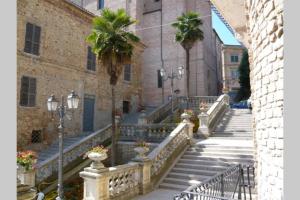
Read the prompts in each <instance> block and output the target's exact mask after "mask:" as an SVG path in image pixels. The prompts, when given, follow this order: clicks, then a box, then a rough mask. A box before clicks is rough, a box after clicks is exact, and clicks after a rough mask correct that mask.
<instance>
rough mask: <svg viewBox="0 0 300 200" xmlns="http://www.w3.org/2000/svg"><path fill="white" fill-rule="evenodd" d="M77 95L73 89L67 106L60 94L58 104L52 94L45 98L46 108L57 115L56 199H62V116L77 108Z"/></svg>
mask: <svg viewBox="0 0 300 200" xmlns="http://www.w3.org/2000/svg"><path fill="white" fill-rule="evenodd" d="M78 103H79V97H78V95H77V94H75V92H74V91H72V92H71V94H69V95H68V97H67V104H68V109H67V106H65V104H64V96H61V102H60V105H58V104H59V102H58V100H56V98H55V96H54V95H51V96H50V97H49V98H48V100H47V108H48V111H50V112H51V113H53V112H57V114H58V116H59V126H58V139H59V158H58V185H57V187H58V188H57V193H58V196H57V197H56V200H63V177H62V176H63V131H64V116H65V115H66V112H67V111H68V110H70V111H74V110H75V109H77V108H78Z"/></svg>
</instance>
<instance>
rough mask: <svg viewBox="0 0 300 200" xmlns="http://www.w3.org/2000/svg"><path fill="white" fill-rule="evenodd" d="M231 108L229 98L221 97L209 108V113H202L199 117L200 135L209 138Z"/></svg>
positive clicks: (224, 95) (225, 95)
mask: <svg viewBox="0 0 300 200" xmlns="http://www.w3.org/2000/svg"><path fill="white" fill-rule="evenodd" d="M228 108H229V96H228V95H227V94H223V95H221V96H220V97H219V98H218V99H217V101H216V102H215V103H214V104H213V105H212V106H211V107H210V108H209V110H208V111H207V112H202V113H200V114H199V115H198V118H199V128H198V135H199V136H201V137H205V138H207V137H209V136H210V135H211V132H212V130H213V129H214V127H215V125H216V124H217V122H218V120H220V119H221V118H222V116H223V114H224V113H225V111H226V110H227V109H228Z"/></svg>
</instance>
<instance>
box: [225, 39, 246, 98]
mask: <svg viewBox="0 0 300 200" xmlns="http://www.w3.org/2000/svg"><path fill="white" fill-rule="evenodd" d="M244 50H245V49H244V47H243V46H241V45H226V44H223V45H222V76H223V83H224V87H226V88H227V89H228V95H229V96H230V99H231V100H233V99H234V97H235V96H236V94H237V92H238V91H239V88H240V83H239V76H240V75H239V65H240V63H241V60H242V57H243V51H244Z"/></svg>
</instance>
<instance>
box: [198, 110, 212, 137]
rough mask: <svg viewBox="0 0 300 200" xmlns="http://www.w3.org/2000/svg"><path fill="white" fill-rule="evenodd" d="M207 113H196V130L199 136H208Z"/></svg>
mask: <svg viewBox="0 0 300 200" xmlns="http://www.w3.org/2000/svg"><path fill="white" fill-rule="evenodd" d="M208 117H209V116H208V114H207V113H206V112H202V113H200V114H199V115H198V118H199V128H198V131H197V135H198V136H200V137H204V138H208V137H209V135H210V131H209V128H208Z"/></svg>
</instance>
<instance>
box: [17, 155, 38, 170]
mask: <svg viewBox="0 0 300 200" xmlns="http://www.w3.org/2000/svg"><path fill="white" fill-rule="evenodd" d="M36 161H37V155H36V152H34V151H30V150H28V151H21V152H18V153H17V164H18V165H20V166H22V167H24V169H25V170H26V171H29V170H32V169H34V168H35V163H36Z"/></svg>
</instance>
